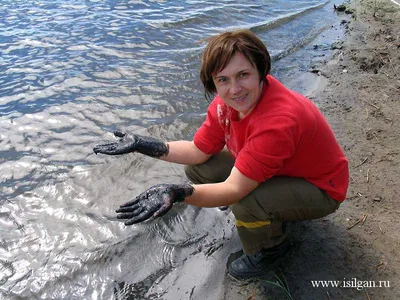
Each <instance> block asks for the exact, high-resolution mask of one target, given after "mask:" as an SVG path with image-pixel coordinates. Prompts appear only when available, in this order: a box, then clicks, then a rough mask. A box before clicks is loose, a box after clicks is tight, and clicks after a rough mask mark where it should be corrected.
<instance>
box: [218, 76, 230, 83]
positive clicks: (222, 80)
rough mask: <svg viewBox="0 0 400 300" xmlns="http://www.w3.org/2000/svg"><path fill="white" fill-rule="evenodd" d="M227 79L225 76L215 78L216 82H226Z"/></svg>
mask: <svg viewBox="0 0 400 300" xmlns="http://www.w3.org/2000/svg"><path fill="white" fill-rule="evenodd" d="M227 81H228V80H227V79H226V78H225V77H219V78H217V83H225V82H227Z"/></svg>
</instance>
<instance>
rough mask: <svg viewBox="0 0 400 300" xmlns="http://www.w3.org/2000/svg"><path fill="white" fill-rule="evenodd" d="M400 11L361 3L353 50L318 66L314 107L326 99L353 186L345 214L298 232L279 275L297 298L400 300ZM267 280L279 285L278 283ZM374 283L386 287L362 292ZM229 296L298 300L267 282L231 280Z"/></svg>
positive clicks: (379, 2) (342, 48)
mask: <svg viewBox="0 0 400 300" xmlns="http://www.w3.org/2000/svg"><path fill="white" fill-rule="evenodd" d="M396 2H400V1H393V0H357V1H356V0H354V1H351V3H350V4H349V7H350V8H352V9H353V10H354V13H353V15H352V17H349V15H345V14H344V13H343V14H344V15H343V19H346V20H349V22H343V24H342V26H345V27H346V35H345V37H344V39H343V43H341V44H340V45H336V46H337V47H336V48H337V49H336V50H334V55H333V57H331V60H330V61H329V62H326V63H325V64H323V65H320V66H317V68H318V69H319V71H320V72H319V74H320V76H322V77H324V78H327V79H328V83H327V85H324V86H323V87H321V88H320V89H319V90H318V91H317V92H315V93H314V94H313V95H312V97H311V98H312V99H318V102H319V103H320V104H321V106H320V108H321V110H322V112H323V113H324V114H325V116H326V118H327V119H328V121H329V123H330V124H331V126H332V128H333V130H334V132H335V134H336V137H337V139H338V141H339V142H340V144H341V145H342V147H343V149H344V151H345V154H346V156H347V157H348V159H349V162H350V175H351V183H350V187H349V191H348V194H347V199H346V200H345V202H344V203H343V204H342V205H341V207H340V208H339V210H338V211H337V212H336V213H334V214H332V215H330V216H328V217H326V218H323V219H320V220H314V221H307V222H299V223H297V224H295V226H292V231H291V235H290V237H291V240H292V243H293V244H294V250H293V251H292V253H291V254H290V255H289V257H288V259H287V260H286V261H285V262H284V263H283V264H282V266H281V269H280V270H279V271H277V273H278V275H279V276H280V277H281V278H283V279H285V280H286V281H287V284H288V286H289V288H290V294H291V296H292V298H293V299H307V300H308V299H332V300H334V299H379V300H380V299H400V276H399V272H400V256H399V252H400V225H399V224H400V222H399V220H400V213H399V211H400V187H399V185H400V166H399V161H400V159H399V158H400V126H399V117H398V116H399V115H400V6H399V5H398V4H397V3H396ZM267 280H272V281H275V278H274V276H273V275H272V274H271V276H270V277H269V278H267ZM312 280H334V281H343V280H345V281H346V283H345V285H347V286H348V287H332V286H330V287H318V288H317V287H313V286H312V283H311V281H312ZM367 281H368V282H367ZM380 281H385V282H382V283H380ZM341 284H343V283H341ZM372 284H375V285H376V287H375V288H373V287H369V288H363V289H357V288H355V287H354V286H355V285H368V286H371V285H372ZM380 284H382V285H383V286H382V287H379V285H380ZM385 285H390V287H385ZM351 286H353V287H351ZM225 287H226V288H225V296H224V299H229V300H231V299H234V300H239V299H241V300H242V299H245V300H254V299H290V298H288V297H287V296H285V294H284V292H283V290H282V289H280V288H276V287H274V286H273V285H271V284H269V283H267V282H266V281H262V280H258V281H255V282H252V283H250V284H243V285H242V286H239V285H237V284H235V283H234V282H232V281H231V280H229V278H227V277H226V278H225Z"/></svg>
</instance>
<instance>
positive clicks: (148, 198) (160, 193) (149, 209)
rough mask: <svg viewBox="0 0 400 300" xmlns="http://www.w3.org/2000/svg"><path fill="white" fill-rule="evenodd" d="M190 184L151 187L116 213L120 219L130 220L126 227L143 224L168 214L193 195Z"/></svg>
mask: <svg viewBox="0 0 400 300" xmlns="http://www.w3.org/2000/svg"><path fill="white" fill-rule="evenodd" d="M193 192H194V188H193V186H191V185H189V184H180V185H178V184H158V185H154V186H152V187H150V188H149V189H148V190H146V191H145V192H143V193H141V194H140V195H139V196H137V197H136V198H135V199H133V200H132V201H129V202H127V203H125V204H122V205H121V206H120V207H119V208H118V209H117V210H116V211H115V212H116V213H118V215H117V218H118V219H128V220H127V221H125V225H132V224H136V223H140V222H143V221H145V220H147V219H149V218H151V217H154V218H157V217H161V216H162V215H164V214H166V213H167V212H168V211H169V210H170V209H171V207H172V205H173V204H174V203H175V202H182V201H183V200H185V198H186V197H187V196H190V195H191V194H193Z"/></svg>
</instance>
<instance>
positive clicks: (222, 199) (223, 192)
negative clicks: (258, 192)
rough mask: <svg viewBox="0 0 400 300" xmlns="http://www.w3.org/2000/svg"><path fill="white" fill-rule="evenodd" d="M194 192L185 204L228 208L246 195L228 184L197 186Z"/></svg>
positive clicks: (186, 199)
mask: <svg viewBox="0 0 400 300" xmlns="http://www.w3.org/2000/svg"><path fill="white" fill-rule="evenodd" d="M193 188H194V192H193V194H192V195H191V196H189V197H186V198H185V201H184V203H186V204H190V205H194V206H198V207H219V206H228V205H232V204H234V203H236V202H238V201H240V200H241V199H242V198H243V197H245V196H246V195H245V194H243V193H241V191H240V190H237V189H236V188H235V187H234V186H232V185H230V184H227V183H226V182H220V183H210V184H195V185H193Z"/></svg>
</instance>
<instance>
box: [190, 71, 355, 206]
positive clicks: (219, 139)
mask: <svg viewBox="0 0 400 300" xmlns="http://www.w3.org/2000/svg"><path fill="white" fill-rule="evenodd" d="M194 143H195V145H196V146H197V147H198V148H199V149H200V150H201V151H203V152H204V153H207V154H216V153H218V152H220V151H221V150H222V149H223V147H224V146H225V145H226V146H227V148H228V150H229V152H230V153H231V154H232V156H233V157H234V158H235V167H236V168H237V169H238V170H239V171H240V172H241V173H242V174H243V175H245V176H246V177H248V178H251V179H253V180H256V181H257V182H259V183H261V182H263V181H266V180H267V179H269V178H271V177H272V176H290V177H300V178H304V179H305V180H307V181H309V182H311V183H312V184H314V185H315V186H317V187H319V188H320V189H322V190H324V191H326V193H327V194H328V195H329V196H331V197H332V198H333V199H335V200H337V201H343V200H344V199H345V198H346V192H347V187H348V181H349V170H348V161H347V158H346V157H345V156H344V154H343V151H342V149H341V148H340V146H339V145H338V143H337V141H336V139H335V136H334V134H333V132H332V130H331V128H330V126H329V124H328V123H327V121H326V120H325V118H324V116H323V115H322V113H321V112H320V111H319V110H318V108H317V107H316V106H315V105H314V104H313V103H312V102H311V101H310V100H309V99H307V98H306V97H304V96H302V95H300V94H298V93H296V92H294V91H291V90H288V89H287V88H286V87H284V86H283V85H282V84H281V83H280V82H279V81H278V80H277V79H275V78H274V77H272V76H270V75H268V76H267V83H266V84H264V87H263V91H262V94H261V99H260V101H259V102H258V103H257V105H256V107H255V108H254V109H253V110H252V111H251V112H250V114H248V115H247V116H246V117H245V118H243V119H242V120H239V119H238V112H237V111H236V110H234V109H233V108H231V107H229V106H227V105H225V103H224V102H223V101H222V99H221V98H220V97H219V96H218V95H217V96H216V97H215V99H214V100H213V101H212V103H211V104H210V106H209V108H208V111H207V117H206V120H205V122H204V123H203V124H202V126H201V127H200V128H199V129H198V131H197V132H196V134H195V136H194Z"/></svg>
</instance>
